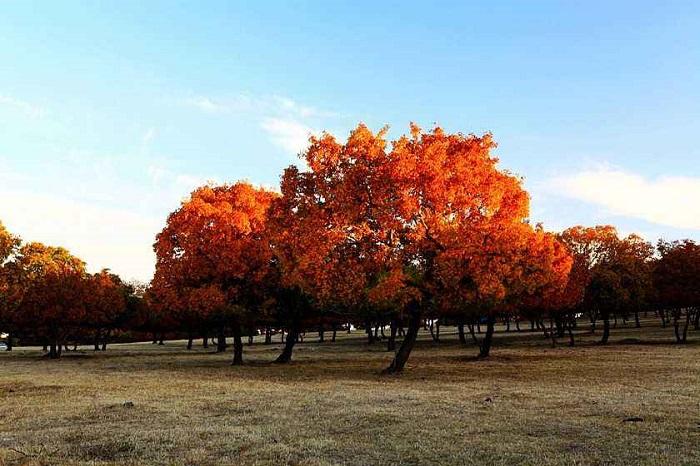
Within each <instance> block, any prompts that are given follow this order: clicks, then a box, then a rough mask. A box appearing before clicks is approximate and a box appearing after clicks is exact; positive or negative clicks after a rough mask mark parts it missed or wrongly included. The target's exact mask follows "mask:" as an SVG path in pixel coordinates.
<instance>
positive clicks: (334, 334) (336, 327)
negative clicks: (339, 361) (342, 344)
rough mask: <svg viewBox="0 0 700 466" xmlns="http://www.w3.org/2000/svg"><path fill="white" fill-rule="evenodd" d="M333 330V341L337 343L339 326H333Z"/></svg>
mask: <svg viewBox="0 0 700 466" xmlns="http://www.w3.org/2000/svg"><path fill="white" fill-rule="evenodd" d="M331 328H332V329H333V336H332V337H331V341H332V342H333V343H335V336H336V334H337V333H338V326H337V325H336V324H333V325H331Z"/></svg>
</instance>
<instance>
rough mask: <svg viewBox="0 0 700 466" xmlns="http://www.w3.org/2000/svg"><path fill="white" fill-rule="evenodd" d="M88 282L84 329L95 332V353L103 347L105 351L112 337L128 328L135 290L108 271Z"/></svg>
mask: <svg viewBox="0 0 700 466" xmlns="http://www.w3.org/2000/svg"><path fill="white" fill-rule="evenodd" d="M86 280H87V283H86V287H87V293H86V295H85V306H86V318H85V321H84V322H83V323H82V326H83V327H86V328H89V329H90V330H92V331H93V332H94V347H95V351H97V350H99V349H100V345H101V348H102V350H103V351H104V350H106V349H107V342H108V340H109V336H110V334H111V333H112V332H113V331H115V330H116V329H118V328H120V327H122V326H124V325H126V323H127V321H128V320H129V318H130V317H131V316H130V315H129V314H128V312H129V310H130V309H129V307H128V298H129V295H130V294H131V293H132V292H133V290H132V289H131V287H129V286H128V285H127V284H125V283H124V282H122V280H121V279H120V278H119V276H118V275H115V274H113V273H110V271H109V270H107V269H104V270H102V271H100V272H99V273H96V274H93V275H90V276H88V277H87V278H86Z"/></svg>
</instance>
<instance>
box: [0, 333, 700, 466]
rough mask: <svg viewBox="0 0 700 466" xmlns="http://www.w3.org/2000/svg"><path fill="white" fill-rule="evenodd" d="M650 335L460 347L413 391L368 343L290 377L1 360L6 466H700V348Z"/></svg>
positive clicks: (266, 349)
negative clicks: (390, 373) (572, 344)
mask: <svg viewBox="0 0 700 466" xmlns="http://www.w3.org/2000/svg"><path fill="white" fill-rule="evenodd" d="M644 325H645V328H642V329H641V330H638V329H633V328H625V329H615V330H613V334H612V340H613V342H612V343H613V344H611V345H610V346H608V347H596V346H593V345H592V344H590V343H591V342H592V340H591V339H590V338H589V337H585V336H584V337H580V338H579V342H581V343H582V344H581V345H580V346H579V347H577V348H573V349H569V348H565V347H560V348H556V349H551V348H549V347H548V342H547V341H545V340H543V339H542V337H541V335H539V334H528V333H525V332H524V333H522V334H517V335H516V334H507V335H506V334H503V333H500V334H499V335H498V340H497V342H496V343H497V346H496V347H495V348H494V356H493V357H492V358H491V359H490V360H488V361H476V360H473V359H471V358H470V356H472V355H474V354H475V348H473V347H466V348H464V347H460V346H459V345H458V344H457V342H456V338H455V335H454V334H450V330H453V329H443V333H444V335H443V342H442V343H440V344H437V345H436V344H433V343H432V342H429V341H428V340H427V337H426V336H425V335H422V338H423V340H422V341H421V342H420V345H419V347H418V348H417V349H416V351H415V352H414V354H413V355H412V357H411V360H410V361H409V368H408V371H407V372H406V373H405V374H404V375H402V376H399V377H380V376H379V375H378V371H379V370H380V369H381V368H382V367H383V366H385V365H386V364H387V363H388V361H389V360H390V356H391V355H390V354H388V353H386V352H384V351H382V348H381V346H376V347H369V348H368V347H367V346H366V345H365V343H364V340H363V339H362V338H361V336H360V334H359V333H357V334H354V335H351V336H346V335H342V336H343V339H342V341H339V342H337V343H324V344H321V345H319V344H317V343H305V344H302V345H299V346H298V347H297V351H296V355H295V361H294V363H292V364H291V365H290V366H287V367H283V366H277V365H269V364H267V363H266V362H267V361H270V360H272V359H273V357H274V356H275V355H276V353H277V351H278V349H279V345H278V344H276V345H273V346H264V345H260V344H256V345H255V346H253V347H251V348H248V347H247V348H246V352H245V357H246V359H247V361H248V362H247V365H246V366H243V367H236V368H234V367H230V366H229V365H228V360H229V357H230V356H229V355H228V354H226V355H217V354H211V353H209V352H205V350H203V349H201V348H197V349H195V350H193V351H191V352H187V351H185V350H184V347H183V346H184V345H183V343H182V342H177V343H169V344H167V345H166V346H164V347H158V346H152V345H150V344H130V345H115V346H113V347H111V348H110V349H109V350H108V351H107V352H106V353H101V354H93V353H92V352H91V351H85V352H78V353H69V355H68V356H67V357H64V359H62V360H61V361H58V362H54V361H48V360H44V359H41V358H40V357H39V353H38V352H37V351H36V350H34V351H32V350H24V351H23V350H19V351H15V352H14V353H13V354H11V355H10V354H0V465H2V464H3V462H5V463H7V464H16V463H17V464H19V463H21V462H23V464H144V463H148V464H198V465H199V464H233V463H236V464H241V463H242V464H445V463H451V464H469V463H473V464H485V463H501V464H513V463H521V464H544V463H546V464H576V463H579V464H623V463H626V464H640V463H641V464H700V334H698V332H692V333H691V336H690V339H691V341H690V343H689V344H688V345H686V346H684V347H680V346H676V345H673V344H670V342H671V341H672V338H673V335H672V331H671V330H670V329H665V330H662V329H659V328H652V327H651V326H652V325H653V326H656V325H657V324H656V322H644ZM309 337H312V335H309ZM635 338H638V339H643V341H644V342H645V343H644V344H635V343H634V342H633V341H632V340H630V339H635ZM311 339H312V338H308V339H307V342H308V341H309V340H311ZM624 339H628V340H627V341H626V343H625V344H621V343H620V341H621V340H624ZM616 342H617V343H616ZM127 401H130V402H133V406H129V405H128V404H127V405H124V403H125V402H127ZM634 416H638V417H641V418H643V421H642V422H623V419H625V418H628V417H634ZM20 452H21V453H20Z"/></svg>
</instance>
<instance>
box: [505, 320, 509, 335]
mask: <svg viewBox="0 0 700 466" xmlns="http://www.w3.org/2000/svg"><path fill="white" fill-rule="evenodd" d="M505 323H506V332H510V317H506V318H505Z"/></svg>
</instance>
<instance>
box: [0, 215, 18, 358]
mask: <svg viewBox="0 0 700 466" xmlns="http://www.w3.org/2000/svg"><path fill="white" fill-rule="evenodd" d="M20 244H21V241H20V239H19V238H18V237H17V236H14V235H12V234H11V233H10V232H9V231H7V229H6V228H5V226H4V225H3V224H2V222H0V333H7V335H8V337H7V351H12V343H13V336H14V326H13V322H12V319H11V318H10V316H11V313H12V308H13V307H14V306H15V305H16V299H14V298H13V296H12V289H11V284H12V278H13V277H12V276H11V275H10V267H7V264H8V262H9V261H11V260H12V259H13V258H14V256H15V254H16V253H17V251H18V249H19V246H20Z"/></svg>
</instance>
